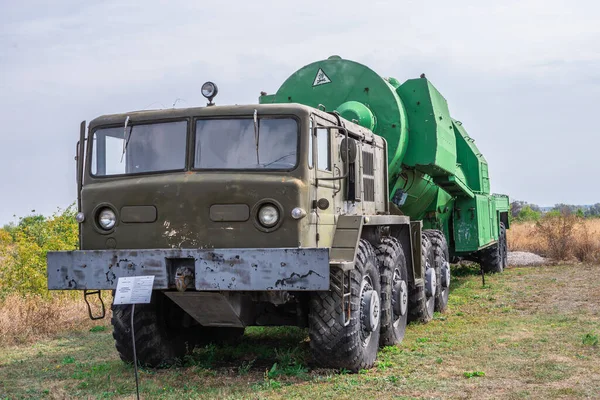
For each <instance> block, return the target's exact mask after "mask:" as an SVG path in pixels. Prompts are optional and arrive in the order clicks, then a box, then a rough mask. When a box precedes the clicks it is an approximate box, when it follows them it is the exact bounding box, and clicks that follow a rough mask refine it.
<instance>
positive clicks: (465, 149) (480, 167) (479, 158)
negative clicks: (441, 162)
mask: <svg viewBox="0 0 600 400" xmlns="http://www.w3.org/2000/svg"><path fill="white" fill-rule="evenodd" d="M452 125H453V126H454V132H455V137H456V152H457V159H456V161H457V162H458V164H459V165H460V166H461V168H462V170H463V171H464V173H465V179H466V180H465V182H466V183H467V184H468V185H469V187H470V188H471V190H473V191H474V192H478V193H487V194H489V193H490V182H489V177H488V166H487V161H486V160H485V157H484V156H483V154H481V152H480V151H479V149H478V148H477V146H476V145H475V140H474V139H473V138H471V137H470V136H469V134H468V133H467V131H466V130H465V128H464V127H463V125H462V123H461V122H460V121H455V120H453V123H452Z"/></svg>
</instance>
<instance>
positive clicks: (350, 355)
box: [308, 239, 381, 372]
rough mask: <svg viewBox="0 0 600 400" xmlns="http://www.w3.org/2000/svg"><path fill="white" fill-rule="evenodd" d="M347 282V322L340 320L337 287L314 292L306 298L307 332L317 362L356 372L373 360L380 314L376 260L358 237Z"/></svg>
mask: <svg viewBox="0 0 600 400" xmlns="http://www.w3.org/2000/svg"><path fill="white" fill-rule="evenodd" d="M339 274H341V271H339ZM340 276H341V275H340ZM349 284H350V319H349V321H347V324H345V323H344V320H345V318H346V317H345V315H344V312H343V307H342V304H343V299H342V296H341V294H340V293H339V292H338V291H337V290H330V291H327V292H315V293H314V294H312V296H311V300H310V312H309V316H308V320H309V335H310V347H311V350H312V353H313V356H314V358H315V361H316V362H317V363H319V364H321V365H323V366H327V367H332V368H345V369H348V370H350V371H354V372H356V371H358V370H360V369H365V368H371V367H372V366H373V364H374V363H375V358H376V356H377V349H378V348H379V327H380V313H381V306H380V297H379V296H380V293H381V286H380V275H379V269H378V268H377V259H376V258H375V253H374V251H373V247H372V246H371V244H369V242H367V241H365V240H362V239H361V241H360V243H359V246H358V252H357V255H356V262H355V265H354V269H353V270H352V271H351V272H350V282H349Z"/></svg>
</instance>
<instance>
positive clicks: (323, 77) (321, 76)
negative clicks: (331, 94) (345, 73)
mask: <svg viewBox="0 0 600 400" xmlns="http://www.w3.org/2000/svg"><path fill="white" fill-rule="evenodd" d="M326 83H331V79H329V77H328V76H327V74H326V73H325V72H323V70H322V69H321V68H319V71H318V72H317V76H315V81H314V82H313V87H315V86H319V85H324V84H326Z"/></svg>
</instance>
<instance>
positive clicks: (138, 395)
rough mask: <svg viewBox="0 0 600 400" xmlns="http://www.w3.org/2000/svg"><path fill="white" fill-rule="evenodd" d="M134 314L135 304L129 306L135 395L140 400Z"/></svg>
mask: <svg viewBox="0 0 600 400" xmlns="http://www.w3.org/2000/svg"><path fill="white" fill-rule="evenodd" d="M134 313H135V304H132V305H131V343H132V344H133V368H134V370H135V393H136V395H137V400H140V384H139V381H138V366H137V354H136V352H135V331H134V328H133V314H134Z"/></svg>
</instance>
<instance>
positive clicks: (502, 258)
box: [477, 222, 508, 273]
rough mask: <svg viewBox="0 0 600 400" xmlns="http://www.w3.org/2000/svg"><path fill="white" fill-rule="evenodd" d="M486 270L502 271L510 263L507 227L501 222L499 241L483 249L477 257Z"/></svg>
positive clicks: (492, 271)
mask: <svg viewBox="0 0 600 400" xmlns="http://www.w3.org/2000/svg"><path fill="white" fill-rule="evenodd" d="M477 259H478V261H479V264H480V265H481V267H482V268H483V270H484V271H485V272H491V273H501V272H502V271H504V267H505V266H506V265H507V264H508V252H507V245H506V227H505V226H504V224H503V223H502V222H501V223H500V232H499V235H498V242H497V243H495V244H493V245H491V246H489V247H487V248H485V249H483V250H481V251H480V252H479V254H478V257H477Z"/></svg>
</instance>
